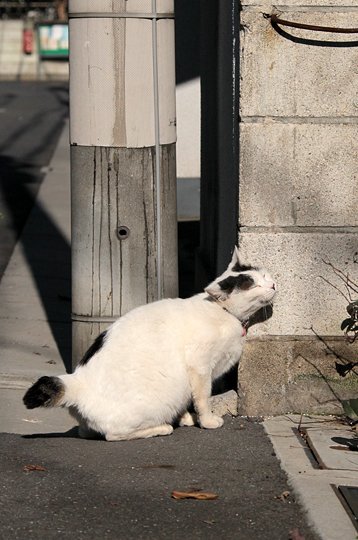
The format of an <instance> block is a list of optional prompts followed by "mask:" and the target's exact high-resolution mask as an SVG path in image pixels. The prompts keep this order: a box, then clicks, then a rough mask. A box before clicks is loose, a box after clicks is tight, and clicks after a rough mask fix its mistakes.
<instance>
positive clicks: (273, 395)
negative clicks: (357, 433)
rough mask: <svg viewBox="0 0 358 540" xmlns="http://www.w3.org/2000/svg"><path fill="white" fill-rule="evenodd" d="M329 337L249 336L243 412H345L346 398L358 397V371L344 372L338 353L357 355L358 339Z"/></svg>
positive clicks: (242, 371) (242, 365)
mask: <svg viewBox="0 0 358 540" xmlns="http://www.w3.org/2000/svg"><path fill="white" fill-rule="evenodd" d="M325 341H326V345H325V344H324V343H323V342H322V341H321V340H319V339H318V338H312V339H297V340H295V339H284V338H282V339H276V340H275V339H272V340H258V339H257V340H251V341H248V342H247V344H246V347H245V349H244V353H243V355H242V357H241V360H240V367H239V414H242V415H249V416H263V415H276V414H284V413H288V412H295V413H319V414H322V413H324V414H341V413H342V407H341V404H340V400H341V399H349V398H353V397H354V398H355V397H357V392H358V377H357V374H356V373H350V374H348V375H347V376H346V377H345V378H342V377H340V376H339V375H338V374H337V372H336V370H335V362H336V361H338V360H337V358H336V356H335V354H337V355H340V356H341V357H342V358H344V361H342V363H345V362H348V361H356V359H357V353H358V344H355V345H352V344H348V343H347V342H346V341H345V340H343V339H341V338H340V339H332V338H330V339H327V340H325ZM332 351H334V353H335V354H334V353H333V352H332Z"/></svg>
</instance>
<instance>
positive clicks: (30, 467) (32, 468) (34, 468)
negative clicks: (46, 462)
mask: <svg viewBox="0 0 358 540" xmlns="http://www.w3.org/2000/svg"><path fill="white" fill-rule="evenodd" d="M46 470H47V469H46V468H45V467H43V466H42V465H24V471H25V472H31V471H46Z"/></svg>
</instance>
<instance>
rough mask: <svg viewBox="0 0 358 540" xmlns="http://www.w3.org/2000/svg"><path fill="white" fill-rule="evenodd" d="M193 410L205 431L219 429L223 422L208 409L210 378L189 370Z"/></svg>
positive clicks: (207, 375) (192, 369)
mask: <svg viewBox="0 0 358 540" xmlns="http://www.w3.org/2000/svg"><path fill="white" fill-rule="evenodd" d="M189 380H190V385H191V391H192V397H193V403H194V408H195V410H196V412H197V415H198V422H199V424H200V426H201V427H203V428H206V429H216V428H218V427H221V426H222V425H223V423H224V420H223V419H222V418H221V417H220V416H217V415H216V414H213V413H212V411H211V407H210V400H209V398H210V394H211V377H210V375H209V374H202V373H198V372H197V371H196V370H195V369H194V368H191V369H190V370H189Z"/></svg>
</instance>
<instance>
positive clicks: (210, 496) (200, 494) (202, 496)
mask: <svg viewBox="0 0 358 540" xmlns="http://www.w3.org/2000/svg"><path fill="white" fill-rule="evenodd" d="M171 496H172V498H173V499H197V500H199V501H213V500H214V499H217V498H218V495H217V494H216V493H212V492H210V491H172V495H171Z"/></svg>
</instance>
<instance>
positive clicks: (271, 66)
mask: <svg viewBox="0 0 358 540" xmlns="http://www.w3.org/2000/svg"><path fill="white" fill-rule="evenodd" d="M325 4H326V3H325ZM334 4H335V5H336V4H337V2H334ZM332 5H333V4H332ZM345 5H347V4H346V3H345ZM348 5H350V4H348ZM271 11H272V10H271V9H269V12H271ZM280 15H281V17H282V18H285V19H289V20H292V21H296V22H301V23H309V24H317V25H324V26H335V27H358V12H357V11H356V10H352V11H349V10H342V11H334V10H327V11H323V10H317V11H313V10H310V9H308V8H307V9H305V11H286V12H282V13H281V14H280ZM241 24H242V28H243V30H242V31H241V51H242V57H241V61H240V66H241V83H240V87H241V116H242V117H251V116H255V117H256V116H259V117H262V116H288V117H336V118H338V117H354V116H356V114H357V106H358V94H357V77H356V73H357V57H356V47H353V46H349V43H348V42H354V41H355V40H356V39H357V36H356V35H354V34H352V35H348V34H322V33H321V32H312V31H307V30H297V29H294V28H287V27H285V31H287V33H288V34H289V35H290V36H293V38H292V39H288V38H286V37H284V36H282V35H280V34H279V33H278V32H276V30H274V29H273V27H272V26H271V23H270V21H269V20H268V19H266V18H264V16H263V11H262V10H261V11H258V12H253V11H247V10H246V11H245V10H244V11H243V12H242V18H241ZM299 40H306V42H303V41H301V42H300V41H299ZM307 40H311V41H309V42H307ZM312 40H315V42H313V41H312ZM323 40H324V41H325V42H327V41H330V42H331V43H332V42H333V41H334V42H346V43H347V46H342V44H341V46H322V45H324V43H322V42H323ZM355 42H356V41H355ZM354 74H355V75H354Z"/></svg>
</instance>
